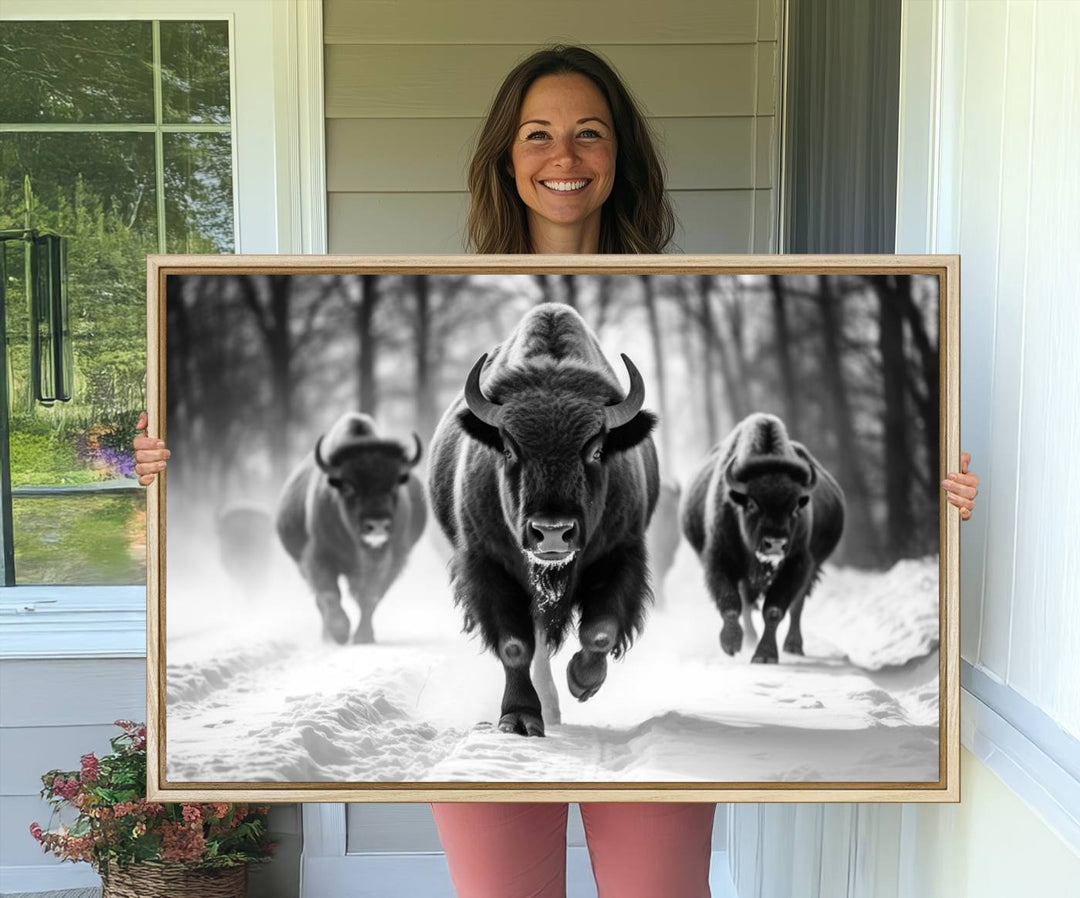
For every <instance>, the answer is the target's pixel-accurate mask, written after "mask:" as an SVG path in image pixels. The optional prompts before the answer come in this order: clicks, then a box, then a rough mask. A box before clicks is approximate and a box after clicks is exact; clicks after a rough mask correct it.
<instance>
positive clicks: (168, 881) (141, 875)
mask: <svg viewBox="0 0 1080 898" xmlns="http://www.w3.org/2000/svg"><path fill="white" fill-rule="evenodd" d="M246 892H247V865H245V864H241V865H240V866H237V867H223V868H221V869H218V870H198V869H195V868H192V867H189V866H187V865H186V864H151V863H142V864H132V865H131V866H130V867H128V868H127V869H126V870H121V869H119V868H114V869H112V870H110V871H109V873H108V875H107V876H105V875H103V876H102V877H101V898H244V895H245V894H246Z"/></svg>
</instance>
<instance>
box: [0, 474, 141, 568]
mask: <svg viewBox="0 0 1080 898" xmlns="http://www.w3.org/2000/svg"><path fill="white" fill-rule="evenodd" d="M12 513H13V516H14V522H13V523H14V526H13V530H14V535H15V576H16V579H17V581H18V582H19V583H20V584H27V585H28V584H32V583H56V584H71V585H80V586H90V585H101V584H113V585H125V584H140V583H144V582H145V581H146V535H145V526H146V496H145V493H144V492H143V491H142V490H132V492H131V494H130V495H104V496H93V495H79V496H49V497H44V498H30V497H27V498H22V499H18V498H17V499H14V500H13V503H12Z"/></svg>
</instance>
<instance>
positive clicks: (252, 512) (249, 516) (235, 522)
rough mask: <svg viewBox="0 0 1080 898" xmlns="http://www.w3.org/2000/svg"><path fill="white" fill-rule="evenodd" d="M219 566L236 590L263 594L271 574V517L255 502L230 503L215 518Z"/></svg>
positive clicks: (254, 596)
mask: <svg viewBox="0 0 1080 898" xmlns="http://www.w3.org/2000/svg"><path fill="white" fill-rule="evenodd" d="M214 524H215V530H216V531H217V544H218V552H219V557H220V560H221V566H222V568H224V570H225V572H226V573H227V574H228V575H229V579H230V580H232V582H233V585H234V586H235V587H236V589H237V591H238V592H239V593H241V594H242V595H244V596H246V597H248V598H257V597H258V596H261V595H265V593H266V590H267V589H268V588H269V587H270V585H271V583H272V581H273V576H274V556H275V552H276V551H277V550H276V549H275V548H274V518H273V515H271V514H270V512H269V511H268V510H267V509H265V508H263V507H262V506H259V505H253V504H249V503H244V504H239V503H238V504H234V505H230V506H229V507H227V508H225V509H224V510H222V511H220V512H218V514H217V516H216V518H215V521H214Z"/></svg>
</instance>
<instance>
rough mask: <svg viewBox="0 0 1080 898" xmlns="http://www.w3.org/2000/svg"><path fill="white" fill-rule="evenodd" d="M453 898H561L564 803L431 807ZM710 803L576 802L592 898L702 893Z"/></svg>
mask: <svg viewBox="0 0 1080 898" xmlns="http://www.w3.org/2000/svg"><path fill="white" fill-rule="evenodd" d="M431 809H432V812H433V813H434V815H435V824H436V826H438V828H439V838H440V839H441V840H442V844H443V848H444V849H445V851H446V860H447V863H448V864H449V866H450V877H451V878H452V879H453V881H454V890H455V892H456V894H457V896H458V898H564V896H565V895H566V811H567V806H566V805H565V804H558V803H536V804H518V803H508V804H495V803H473V802H469V803H463V804H446V803H443V804H433V805H432V806H431ZM715 811H716V805H714V804H709V803H703V804H696V803H695V804H656V803H648V802H642V803H636V804H630V803H625V802H614V803H611V804H583V805H581V817H582V819H583V821H584V823H585V838H586V841H587V842H588V845H589V855H590V857H591V858H592V868H593V875H594V876H595V877H596V885H597V891H598V893H599V898H708V896H709V859H710V855H711V851H712V827H713V815H714V813H715Z"/></svg>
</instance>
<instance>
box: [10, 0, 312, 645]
mask: <svg viewBox="0 0 1080 898" xmlns="http://www.w3.org/2000/svg"><path fill="white" fill-rule="evenodd" d="M200 18H201V19H224V20H227V21H228V22H229V32H230V34H229V36H230V46H231V52H232V76H231V91H232V122H233V132H232V136H233V160H234V173H235V178H234V183H233V191H234V212H235V222H236V251H237V252H238V253H288V254H296V253H325V252H326V186H325V185H326V167H325V161H326V154H325V139H324V129H325V125H324V113H323V77H322V68H323V27H322V2H321V0H264V2H260V3H253V2H251V0H105V2H103V0H51V2H49V3H47V4H45V3H42V2H41V0H4V2H3V4H0V21H4V20H9V21H18V20H23V21H49V20H54V21H55V20H65V19H66V20H76V19H83V20H131V19H200ZM145 597H146V591H145V588H144V587H142V586H134V587H132V586H116V587H79V586H13V587H7V588H0V658H58V657H65V658H70V657H87V656H88V657H141V656H143V655H145V652H146V643H145V626H146V598H145ZM28 608H32V609H33V610H25V609H28Z"/></svg>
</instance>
